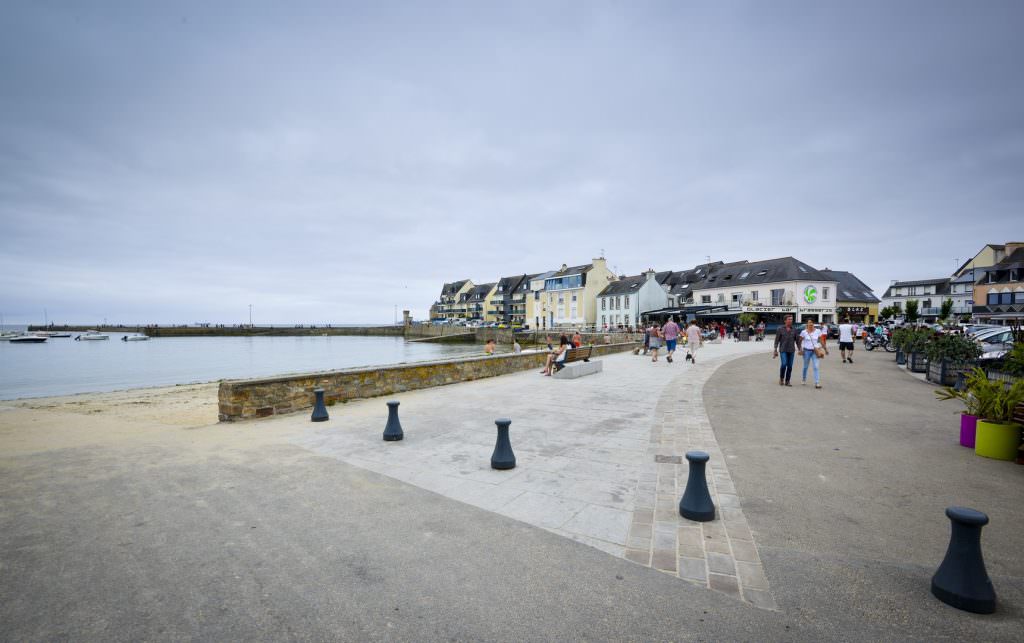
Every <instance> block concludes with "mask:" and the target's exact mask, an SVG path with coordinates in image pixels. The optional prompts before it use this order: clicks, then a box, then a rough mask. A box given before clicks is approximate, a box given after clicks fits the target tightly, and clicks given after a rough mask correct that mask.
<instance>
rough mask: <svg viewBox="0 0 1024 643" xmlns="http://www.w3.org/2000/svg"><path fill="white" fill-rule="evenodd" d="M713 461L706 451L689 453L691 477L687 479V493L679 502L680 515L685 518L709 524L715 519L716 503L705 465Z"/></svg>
mask: <svg viewBox="0 0 1024 643" xmlns="http://www.w3.org/2000/svg"><path fill="white" fill-rule="evenodd" d="M710 459H711V456H709V455H708V454H707V453H705V452H704V451H687V452H686V460H687V461H688V462H689V463H690V475H689V477H688V478H687V479H686V491H684V492H683V498H682V500H680V501H679V515H680V516H682V517H683V518H689V519H690V520H696V521H697V522H708V521H711V520H714V519H715V503H714V502H712V501H711V493H710V492H709V491H708V481H707V477H706V475H705V471H704V469H705V465H706V464H707V462H708V460H710Z"/></svg>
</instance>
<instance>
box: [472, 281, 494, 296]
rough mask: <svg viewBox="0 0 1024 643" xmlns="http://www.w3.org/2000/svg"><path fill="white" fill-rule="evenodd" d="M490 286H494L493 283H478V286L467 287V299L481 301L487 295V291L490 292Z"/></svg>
mask: <svg viewBox="0 0 1024 643" xmlns="http://www.w3.org/2000/svg"><path fill="white" fill-rule="evenodd" d="M491 288H494V283H493V282H492V283H489V284H480V285H479V286H473V287H472V288H470V289H469V292H468V293H466V295H468V297H467V301H483V300H484V299H485V298H486V297H487V293H489V292H491Z"/></svg>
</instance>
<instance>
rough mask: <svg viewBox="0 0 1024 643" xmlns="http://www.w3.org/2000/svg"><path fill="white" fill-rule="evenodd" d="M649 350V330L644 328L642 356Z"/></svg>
mask: <svg viewBox="0 0 1024 643" xmlns="http://www.w3.org/2000/svg"><path fill="white" fill-rule="evenodd" d="M650 349H651V329H650V328H648V327H646V326H644V355H646V354H647V351H649V350H650Z"/></svg>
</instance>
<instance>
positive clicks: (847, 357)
mask: <svg viewBox="0 0 1024 643" xmlns="http://www.w3.org/2000/svg"><path fill="white" fill-rule="evenodd" d="M859 334H860V329H859V328H858V327H857V325H856V324H852V323H850V319H849V318H846V319H844V320H843V323H841V324H839V354H840V357H841V358H842V362H841V363H843V364H852V363H853V347H854V341H855V340H856V338H857V337H858V336H859ZM797 346H799V347H800V354H801V355H802V356H803V362H804V368H803V374H802V377H801V380H802V383H803V384H807V367H808V366H811V367H812V368H813V371H814V388H821V371H820V368H819V361H820V360H821V359H822V358H824V357H825V356H826V355H828V354H829V350H828V331H827V330H826V331H822V330H821V329H820V328H815V325H814V322H813V321H808V322H807V324H806V326H805V327H804V329H803V330H801V331H800V332H799V333H798V332H797V329H796V328H794V327H793V316H792V315H786V320H785V322H784V324H783V325H782V326H781V327H780V328H779V329H778V330H777V331H775V350H774V352H773V354H772V357H778V358H780V361H779V386H792V384H790V379H791V378H792V375H793V361H794V357H795V356H796V351H797Z"/></svg>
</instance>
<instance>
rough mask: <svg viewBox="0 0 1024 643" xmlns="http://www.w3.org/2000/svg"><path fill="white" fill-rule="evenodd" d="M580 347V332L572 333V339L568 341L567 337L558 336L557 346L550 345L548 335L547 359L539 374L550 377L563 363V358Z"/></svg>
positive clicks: (581, 340)
mask: <svg viewBox="0 0 1024 643" xmlns="http://www.w3.org/2000/svg"><path fill="white" fill-rule="evenodd" d="M582 345H583V336H582V335H580V331H576V332H575V333H573V335H572V339H569V336H568V335H562V336H560V337H559V338H558V346H554V345H552V343H551V336H550V335H548V358H547V361H546V362H545V364H544V370H542V371H541V372H540V374H541V375H551V373H553V372H554V371H555V370H556V369H557V368H558V367H559V366H561V365H562V364H564V363H565V358H566V356H568V355H569V351H570V350H572V349H574V348H579V347H580V346H582Z"/></svg>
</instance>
